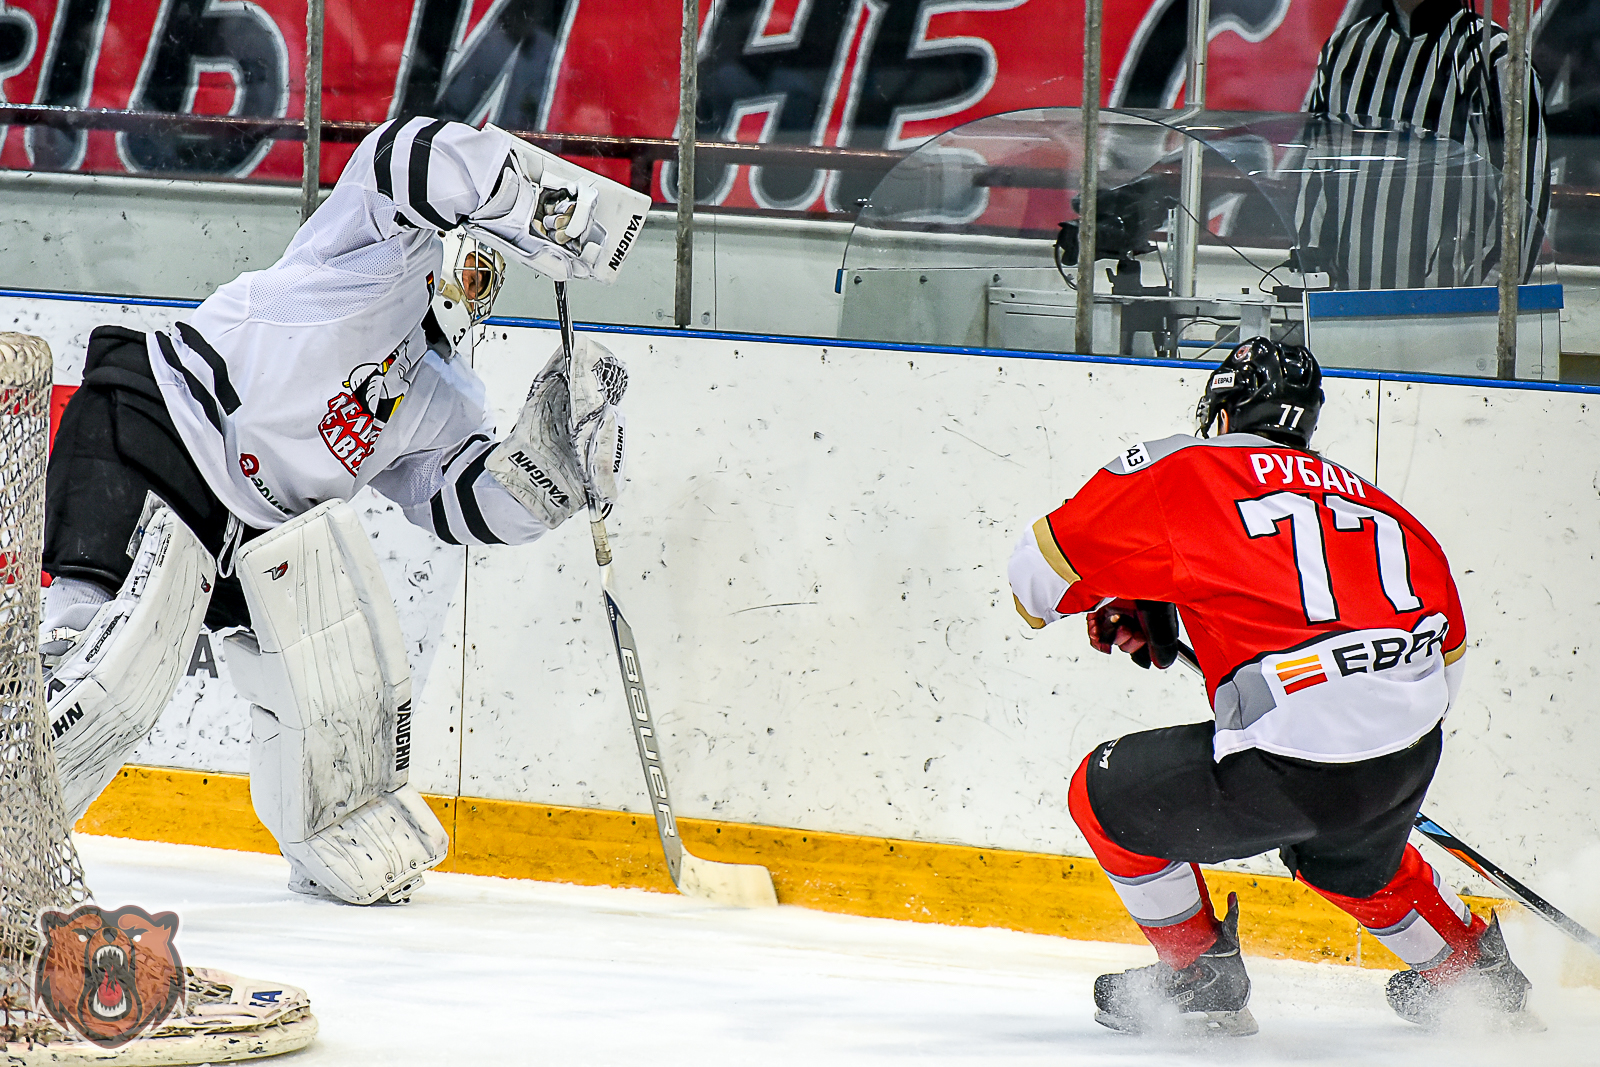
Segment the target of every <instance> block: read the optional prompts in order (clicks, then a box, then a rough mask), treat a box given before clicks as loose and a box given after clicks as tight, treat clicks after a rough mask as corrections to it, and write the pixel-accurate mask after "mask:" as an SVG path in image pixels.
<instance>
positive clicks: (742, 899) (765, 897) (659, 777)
mask: <svg viewBox="0 0 1600 1067" xmlns="http://www.w3.org/2000/svg"><path fill="white" fill-rule="evenodd" d="M556 315H557V318H558V320H559V323H560V327H561V347H562V348H563V349H564V350H565V353H566V357H567V380H568V381H569V382H570V381H571V380H572V370H573V367H572V348H573V337H572V316H571V314H570V313H569V312H568V310H567V283H566V282H556ZM589 534H590V536H591V537H592V538H593V540H594V561H595V564H596V565H597V566H598V567H599V568H600V594H601V597H602V598H603V599H604V601H605V609H606V620H607V622H608V623H609V624H610V626H611V642H612V646H613V647H614V648H615V649H616V651H617V669H618V670H619V671H620V672H621V673H622V690H623V692H624V693H626V694H627V696H628V711H629V716H628V718H629V721H631V722H632V724H633V740H634V743H635V744H636V745H637V747H638V749H639V763H640V765H641V766H642V767H643V768H644V781H645V792H646V793H647V794H648V795H649V797H650V805H651V808H652V811H653V814H654V815H655V819H656V835H657V836H658V837H659V838H660V839H661V851H662V854H663V855H665V856H666V860H667V873H668V874H669V875H670V876H671V877H672V884H673V885H674V886H676V887H677V889H678V892H680V893H682V894H684V895H685V896H692V897H698V898H699V899H701V900H708V901H711V902H712V903H715V904H728V905H732V906H734V907H741V908H756V907H775V906H776V905H777V903H778V894H777V891H776V890H775V889H774V888H773V885H772V874H771V873H770V872H769V871H768V870H767V869H766V868H765V867H763V866H761V865H760V864H755V863H718V862H717V861H716V860H708V859H702V858H701V857H699V856H696V855H694V854H693V853H692V852H690V851H689V850H688V849H686V848H684V847H683V840H682V839H681V838H680V837H679V836H678V820H677V818H676V817H675V816H674V815H673V814H672V798H671V796H670V795H669V794H668V792H667V772H666V770H665V768H663V767H662V766H661V741H660V738H659V737H658V736H657V734H656V724H655V722H654V720H652V719H651V717H650V699H649V697H647V696H646V695H645V689H644V669H643V668H642V667H641V666H640V665H639V646H638V644H637V643H636V642H635V641H634V638H633V627H632V626H630V625H628V617H627V616H626V615H624V614H623V613H622V605H620V604H618V603H617V598H616V597H615V596H613V595H612V592H611V540H610V538H609V537H608V536H607V535H606V520H605V516H604V515H603V514H601V512H600V507H599V505H598V504H596V503H595V501H594V500H593V499H592V498H591V499H590V500H589Z"/></svg>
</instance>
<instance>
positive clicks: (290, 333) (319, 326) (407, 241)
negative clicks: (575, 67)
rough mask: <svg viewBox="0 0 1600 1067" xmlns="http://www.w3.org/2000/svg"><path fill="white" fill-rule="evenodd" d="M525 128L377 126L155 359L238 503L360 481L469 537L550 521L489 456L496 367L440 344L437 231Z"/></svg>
mask: <svg viewBox="0 0 1600 1067" xmlns="http://www.w3.org/2000/svg"><path fill="white" fill-rule="evenodd" d="M513 146H514V139H513V138H512V137H511V136H510V135H509V134H506V133H505V132H503V131H501V130H498V129H494V128H492V127H491V128H489V129H485V130H476V129H473V128H472V127H470V126H466V125H463V124H461V123H455V122H444V121H436V120H433V119H428V118H413V119H410V120H397V121H392V122H389V123H386V124H384V125H383V126H380V127H379V128H378V129H377V130H375V131H373V133H372V134H371V135H369V136H368V137H367V138H366V139H365V140H364V141H362V142H361V144H360V146H359V147H357V149H356V151H355V153H354V155H353V156H352V157H351V159H350V162H349V165H348V166H346V167H345V170H344V174H343V175H342V176H341V177H340V179H339V182H338V185H337V186H336V187H335V188H334V190H333V192H332V193H331V194H330V195H329V197H328V199H327V200H326V202H324V203H323V204H322V206H321V207H319V208H318V209H317V211H316V213H315V214H314V215H313V216H312V217H311V219H310V220H309V221H308V222H307V223H306V224H305V225H304V226H302V227H301V228H300V230H299V232H298V233H297V234H295V237H294V240H293V241H291V242H290V244H289V247H288V249H287V250H286V251H285V252H284V254H283V257H282V258H281V259H279V260H278V262H276V263H274V264H273V265H272V266H270V267H268V268H266V269H265V270H261V271H250V272H247V273H245V274H241V275H240V276H239V277H238V278H236V279H234V280H233V281H231V282H229V283H227V284H226V285H224V286H222V287H221V288H219V289H218V290H217V291H216V292H214V293H213V294H212V295H211V296H210V297H208V298H207V299H206V300H205V302H204V303H202V304H201V305H200V307H199V308H197V309H196V310H194V311H193V312H191V313H190V314H188V315H187V316H185V317H184V318H183V319H182V321H180V322H177V323H176V324H175V325H174V327H173V328H172V329H171V330H164V331H160V332H155V333H152V334H150V336H149V349H150V362H151V366H152V368H153V369H154V372H155V377H156V380H157V382H159V383H160V386H161V390H162V394H163V396H164V397H165V399H166V402H167V407H168V410H169V411H170V412H171V414H172V419H173V422H174V423H176V425H177V428H178V431H179V433H180V434H181V435H182V437H183V441H184V444H185V445H186V447H187V449H188V451H189V454H190V456H191V457H193V459H194V462H195V465H196V466H197V467H198V468H199V469H200V471H201V473H202V474H203V475H204V476H205V479H206V482H207V484H208V485H209V486H210V488H211V490H212V491H213V492H214V493H216V495H217V497H218V498H219V499H220V500H221V501H222V502H223V504H224V505H226V507H227V508H228V510H229V511H231V512H232V513H233V514H234V515H236V516H238V517H239V518H240V520H241V521H243V522H244V523H246V524H247V525H249V526H253V527H256V528H259V529H271V528H273V527H276V526H278V525H279V524H281V523H282V522H284V521H285V520H286V519H288V518H290V517H293V516H296V515H300V514H303V513H304V512H306V511H309V510H310V509H311V508H313V507H316V506H317V505H318V504H320V503H323V502H325V501H328V500H348V499H349V498H350V497H351V496H353V495H354V494H355V493H356V492H357V491H358V490H359V489H361V488H362V487H363V486H366V485H371V486H372V487H373V488H374V489H375V490H377V491H378V492H380V493H382V494H384V495H385V496H387V497H389V498H391V499H392V500H394V501H395V502H396V503H398V504H400V505H401V506H402V507H403V508H404V510H405V514H406V517H407V518H409V519H410V520H411V521H412V522H414V523H416V524H418V525H420V526H422V527H424V528H426V529H429V530H431V531H433V532H434V533H435V534H437V535H438V536H439V537H441V538H442V539H444V540H445V541H448V542H450V543H455V544H520V543H525V542H528V541H531V540H533V539H534V538H537V537H538V536H540V535H541V534H543V533H544V532H545V531H546V529H547V527H546V526H545V524H544V523H543V522H541V521H540V520H539V519H537V518H536V517H534V516H533V515H531V514H530V513H529V512H528V510H527V509H526V508H524V507H523V506H522V505H521V504H520V503H518V501H517V500H516V498H515V497H513V496H512V495H511V494H510V493H509V492H507V491H506V489H505V487H504V486H503V485H502V484H501V483H500V482H499V481H497V480H496V479H495V478H494V477H493V476H492V475H491V474H489V473H487V472H486V471H485V470H484V463H485V461H486V460H487V458H488V453H489V450H490V449H491V448H492V447H493V446H494V444H495V433H494V428H493V426H492V424H491V422H490V419H489V417H488V415H487V413H486V409H485V403H484V388H483V384H482V382H481V381H480V380H479V379H478V377H477V376H476V375H475V374H474V373H473V371H472V369H471V368H470V367H469V366H467V365H466V361H465V360H461V359H449V358H447V357H448V346H436V348H437V347H443V348H444V349H445V352H444V354H443V355H441V353H440V352H438V351H435V350H431V349H430V348H429V345H428V339H427V337H426V336H425V331H424V328H423V325H422V323H423V319H424V316H425V315H426V313H427V311H428V308H429V302H430V300H431V299H432V297H433V293H434V290H435V287H436V286H437V285H438V284H440V270H441V259H442V247H443V246H442V243H441V241H440V238H439V231H441V230H447V229H450V228H452V227H454V226H456V225H457V224H459V223H460V222H462V221H466V220H472V219H473V218H474V216H475V213H478V212H481V211H482V210H483V209H484V207H485V205H486V204H488V203H489V202H490V200H491V199H493V198H494V196H495V194H496V192H497V190H498V185H499V183H500V182H501V180H502V175H503V174H504V173H505V172H506V161H507V159H508V157H509V156H510V154H511V152H512V150H513Z"/></svg>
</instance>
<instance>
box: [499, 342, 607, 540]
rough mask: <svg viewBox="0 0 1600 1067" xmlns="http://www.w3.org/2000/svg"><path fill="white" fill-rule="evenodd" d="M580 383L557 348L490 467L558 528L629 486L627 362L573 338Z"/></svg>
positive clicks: (547, 522) (514, 493) (534, 511)
mask: <svg viewBox="0 0 1600 1067" xmlns="http://www.w3.org/2000/svg"><path fill="white" fill-rule="evenodd" d="M572 365H573V368H574V370H573V377H574V381H573V382H571V383H569V382H568V381H567V361H566V355H565V353H564V352H563V351H562V350H561V349H560V348H557V349H556V352H555V355H553V356H551V357H550V362H548V363H546V364H545V365H544V369H543V370H541V371H540V372H539V374H538V376H537V377H535V378H534V380H533V388H532V389H531V390H530V391H529V393H528V401H527V403H525V404H524V405H523V406H522V413H521V414H520V415H518V416H517V424H516V426H514V427H512V430H511V433H510V434H509V435H507V437H506V439H505V440H504V441H501V442H500V443H499V444H498V445H496V446H495V447H494V449H493V450H492V451H491V452H490V453H489V459H488V462H487V463H486V464H485V467H486V468H487V470H488V471H489V473H490V474H492V475H494V477H495V479H496V480H497V481H499V483H500V484H501V485H503V486H505V487H506V490H507V491H508V492H510V493H511V495H512V496H514V497H516V498H517V500H518V501H519V502H520V503H521V504H522V506H523V507H525V508H527V509H528V511H529V512H531V513H532V514H533V515H534V516H535V517H536V518H538V519H539V520H540V521H541V522H543V523H544V524H545V525H546V526H548V527H550V528H551V529H552V530H553V529H555V528H556V527H557V526H559V525H561V523H563V522H564V521H566V519H567V518H568V517H569V516H570V515H572V514H573V513H575V512H576V511H577V510H578V509H579V508H582V507H584V506H585V505H586V504H587V501H588V498H589V497H590V496H592V497H593V498H594V500H595V502H596V503H598V504H600V505H602V506H604V505H607V504H611V503H614V502H615V501H616V499H617V496H618V494H619V493H620V492H621V489H622V474H623V469H624V463H625V459H626V447H625V436H624V419H623V416H622V412H621V410H619V409H618V407H617V404H618V403H620V402H621V400H622V394H623V393H624V392H625V391H626V390H627V388H628V371H627V369H626V368H625V367H624V366H623V364H622V361H621V360H620V359H618V358H617V357H616V356H614V355H612V354H611V353H610V352H609V351H607V350H606V348H605V347H604V346H602V345H599V344H597V343H595V342H594V341H591V340H589V339H588V338H587V337H578V338H575V339H574V340H573V345H572Z"/></svg>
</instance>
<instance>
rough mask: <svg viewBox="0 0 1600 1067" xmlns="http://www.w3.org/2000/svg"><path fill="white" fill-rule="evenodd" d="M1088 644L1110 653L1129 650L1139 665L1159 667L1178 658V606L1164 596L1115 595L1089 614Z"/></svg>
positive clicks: (1168, 664) (1165, 665) (1130, 655)
mask: <svg viewBox="0 0 1600 1067" xmlns="http://www.w3.org/2000/svg"><path fill="white" fill-rule="evenodd" d="M1088 619H1089V644H1091V645H1093V646H1094V647H1095V648H1096V649H1097V650H1098V651H1100V652H1105V653H1110V651H1111V649H1112V647H1113V646H1115V647H1117V648H1120V649H1122V651H1124V652H1126V653H1128V657H1129V658H1130V659H1132V660H1133V662H1134V663H1137V664H1138V665H1139V666H1140V667H1143V668H1146V669H1148V668H1149V666H1150V664H1151V663H1154V664H1155V665H1156V666H1157V667H1160V668H1161V669H1162V670H1166V669H1167V668H1168V667H1170V666H1172V664H1173V662H1174V661H1175V660H1177V658H1178V609H1177V607H1176V606H1175V605H1172V604H1168V603H1167V602H1166V601H1164V600H1123V599H1120V598H1119V599H1116V600H1113V601H1111V602H1110V603H1109V604H1104V605H1102V606H1101V607H1099V608H1097V609H1096V610H1094V611H1091V612H1090V613H1089V615H1088Z"/></svg>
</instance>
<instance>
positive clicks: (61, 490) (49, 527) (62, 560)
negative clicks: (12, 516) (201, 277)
mask: <svg viewBox="0 0 1600 1067" xmlns="http://www.w3.org/2000/svg"><path fill="white" fill-rule="evenodd" d="M147 493H154V494H155V495H156V496H158V497H160V498H161V499H162V500H163V501H165V502H166V504H167V505H168V506H169V507H171V508H172V510H173V511H174V512H176V513H177V515H178V517H179V518H180V519H182V520H183V521H184V523H185V524H187V525H188V527H189V529H191V530H193V531H194V533H195V536H196V537H198V538H199V539H200V542H201V544H203V545H205V547H206V550H207V551H209V552H210V553H211V554H212V555H213V556H215V555H217V554H218V553H219V552H220V551H221V550H222V545H223V540H224V538H225V536H226V533H227V525H228V510H227V508H225V507H224V506H223V504H222V501H220V500H218V499H217V496H216V494H215V493H213V492H212V491H211V489H210V488H209V487H208V486H207V485H206V483H205V479H204V478H203V477H201V475H200V471H199V469H198V468H196V467H195V464H194V461H193V460H192V459H190V458H189V453H188V451H187V450H186V449H185V448H184V445H183V441H182V439H181V438H179V436H178V430H177V427H176V426H174V425H173V422H172V416H171V415H170V414H168V412H167V407H166V404H165V402H164V401H163V400H162V398H161V389H160V387H159V386H157V385H156V380H155V376H154V375H153V374H152V373H151V371H150V359H149V356H148V354H147V352H146V349H145V337H144V334H142V333H137V332H135V331H133V330H127V329H123V328H122V327H120V326H101V327H99V328H98V329H96V330H95V331H94V332H93V333H91V334H90V335H89V351H88V358H87V360H86V362H85V365H84V374H83V385H82V386H81V387H80V388H79V389H78V391H77V392H76V393H74V394H73V396H72V399H71V400H69V401H68V402H67V407H66V410H65V411H64V412H63V413H62V416H61V425H60V426H59V427H58V428H57V430H56V437H55V442H54V444H53V445H52V446H51V450H50V467H49V470H48V473H47V474H46V476H45V523H44V569H45V572H46V573H47V574H49V575H51V577H52V578H77V579H82V580H86V581H91V582H96V583H98V584H99V585H101V586H103V587H104V588H106V589H107V590H108V591H110V592H113V593H114V592H116V590H117V588H118V587H119V586H121V585H122V582H123V579H125V578H126V577H127V576H128V571H129V570H130V569H132V567H133V557H132V555H131V554H130V552H129V547H130V546H129V540H130V539H131V538H132V537H133V533H134V531H135V530H136V529H137V528H138V525H139V516H140V514H141V513H142V512H143V510H144V504H145V496H146V494H147ZM254 532H255V531H251V530H248V529H247V530H246V531H244V539H248V538H249V536H250V535H251V534H252V533H254ZM133 547H134V548H135V549H137V547H138V546H133ZM249 621H250V616H249V612H248V611H247V610H246V608H245V603H244V591H243V590H242V589H241V588H240V587H239V582H238V580H237V579H235V578H219V579H218V581H217V585H216V589H215V591H214V592H213V593H212V596H211V607H210V610H209V611H208V612H207V614H206V625H207V626H208V627H210V628H211V629H213V630H215V629H220V628H222V627H225V626H243V625H247V624H248V623H249Z"/></svg>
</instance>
